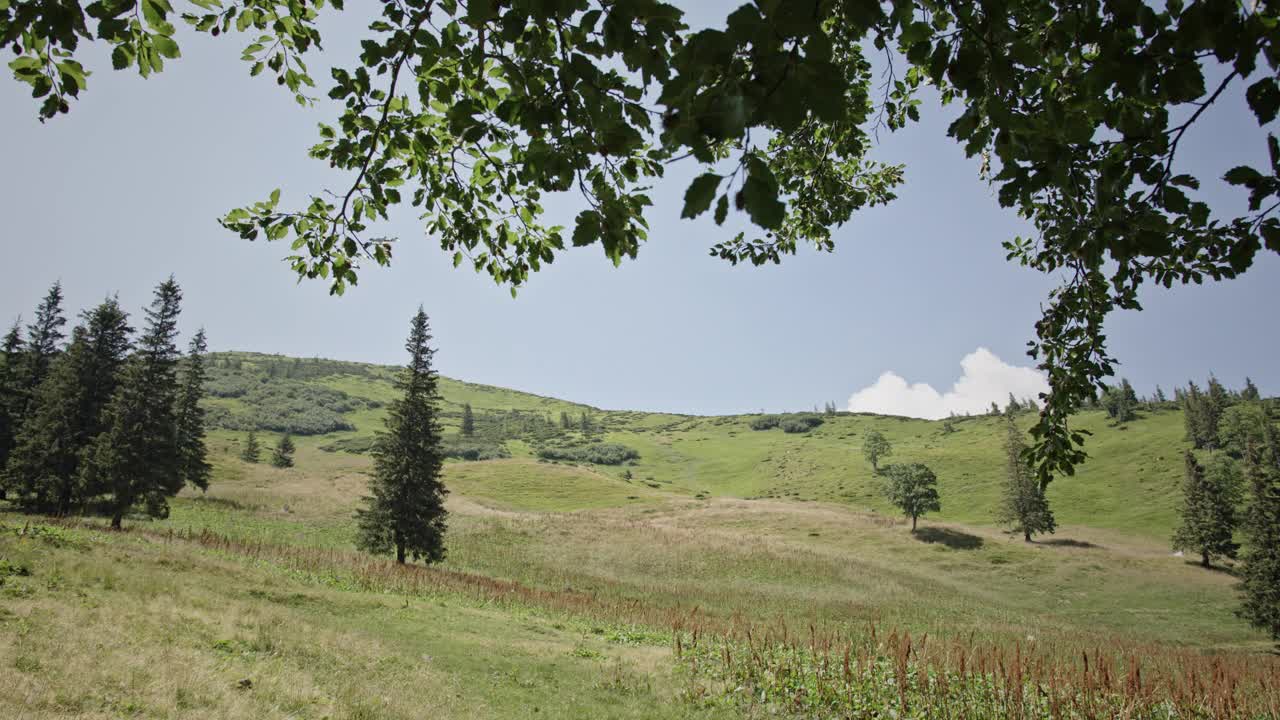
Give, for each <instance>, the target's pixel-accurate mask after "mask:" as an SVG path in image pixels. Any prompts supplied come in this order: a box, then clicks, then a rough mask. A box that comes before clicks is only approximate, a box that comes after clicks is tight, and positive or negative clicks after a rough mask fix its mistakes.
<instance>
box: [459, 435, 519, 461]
mask: <svg viewBox="0 0 1280 720" xmlns="http://www.w3.org/2000/svg"><path fill="white" fill-rule="evenodd" d="M443 451H444V456H445V457H449V458H454V459H456V460H500V459H502V458H509V457H511V453H510V452H509V451H508V450H507V448H506V446H505V445H501V444H499V443H491V442H485V441H483V440H471V439H464V438H445V439H444V443H443Z"/></svg>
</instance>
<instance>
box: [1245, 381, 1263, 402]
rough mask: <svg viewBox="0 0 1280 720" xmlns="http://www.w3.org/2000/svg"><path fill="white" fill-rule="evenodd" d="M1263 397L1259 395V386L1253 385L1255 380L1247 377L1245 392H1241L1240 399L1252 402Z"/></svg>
mask: <svg viewBox="0 0 1280 720" xmlns="http://www.w3.org/2000/svg"><path fill="white" fill-rule="evenodd" d="M1261 397H1262V396H1261V395H1260V394H1259V393H1258V386H1257V385H1254V384H1253V379H1252V378H1248V377H1246V378H1245V379H1244V390H1241V391H1240V399H1241V400H1244V401H1245V402H1251V401H1254V400H1258V399H1260V398H1261Z"/></svg>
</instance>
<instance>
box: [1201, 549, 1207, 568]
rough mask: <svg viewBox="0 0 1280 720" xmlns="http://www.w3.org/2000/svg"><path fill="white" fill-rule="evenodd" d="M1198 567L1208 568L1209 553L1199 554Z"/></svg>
mask: <svg viewBox="0 0 1280 720" xmlns="http://www.w3.org/2000/svg"><path fill="white" fill-rule="evenodd" d="M1200 565H1201V566H1202V567H1209V553H1207V552H1202V553H1200Z"/></svg>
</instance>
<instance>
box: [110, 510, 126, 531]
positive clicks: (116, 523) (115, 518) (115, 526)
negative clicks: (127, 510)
mask: <svg viewBox="0 0 1280 720" xmlns="http://www.w3.org/2000/svg"><path fill="white" fill-rule="evenodd" d="M123 519H124V513H123V512H121V511H119V510H117V511H116V513H115V514H114V515H112V516H111V529H112V530H119V529H120V521H121V520H123Z"/></svg>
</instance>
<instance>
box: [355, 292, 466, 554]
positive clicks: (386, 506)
mask: <svg viewBox="0 0 1280 720" xmlns="http://www.w3.org/2000/svg"><path fill="white" fill-rule="evenodd" d="M430 341H431V334H430V329H429V327H428V325H427V314H426V313H425V312H423V310H422V308H421V307H419V308H418V313H417V314H416V315H415V316H414V317H413V321H412V323H411V324H410V331H409V339H408V342H407V343H406V344H405V349H406V350H407V351H408V352H409V364H408V366H406V367H405V369H404V371H403V372H402V373H401V375H400V377H399V379H398V380H397V383H396V387H397V389H399V390H400V392H401V393H403V396H402V397H401V398H400V399H399V400H396V401H395V402H394V403H393V404H392V405H391V407H390V409H389V411H388V413H387V419H386V431H385V432H383V433H381V434H379V436H378V438H377V440H376V441H375V443H374V449H373V456H374V475H373V478H372V479H371V480H370V482H369V490H370V494H369V496H367V497H366V498H365V499H364V504H365V507H363V508H362V509H360V510H359V511H358V512H357V514H356V519H357V522H358V525H359V537H358V539H357V543H358V545H359V547H360V548H361V549H363V550H366V551H368V552H372V553H378V554H382V553H390V552H394V553H395V555H396V562H398V563H403V562H404V561H405V557H406V556H412V557H413V558H414V559H415V560H417V559H422V560H425V561H426V562H429V563H431V562H438V561H440V560H443V559H444V555H445V547H444V532H445V519H446V517H447V512H446V511H445V508H444V496H445V495H446V494H447V493H448V490H447V489H446V488H445V486H444V483H443V482H441V479H440V474H441V471H442V470H443V467H444V456H443V452H442V450H443V448H442V447H441V432H440V422H439V410H438V404H439V401H440V400H439V398H440V395H439V389H438V388H437V375H436V372H435V370H434V369H433V368H432V365H431V358H432V356H433V355H434V354H435V350H433V349H432V348H431V347H430V346H429V345H428V343H429V342H430Z"/></svg>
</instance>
